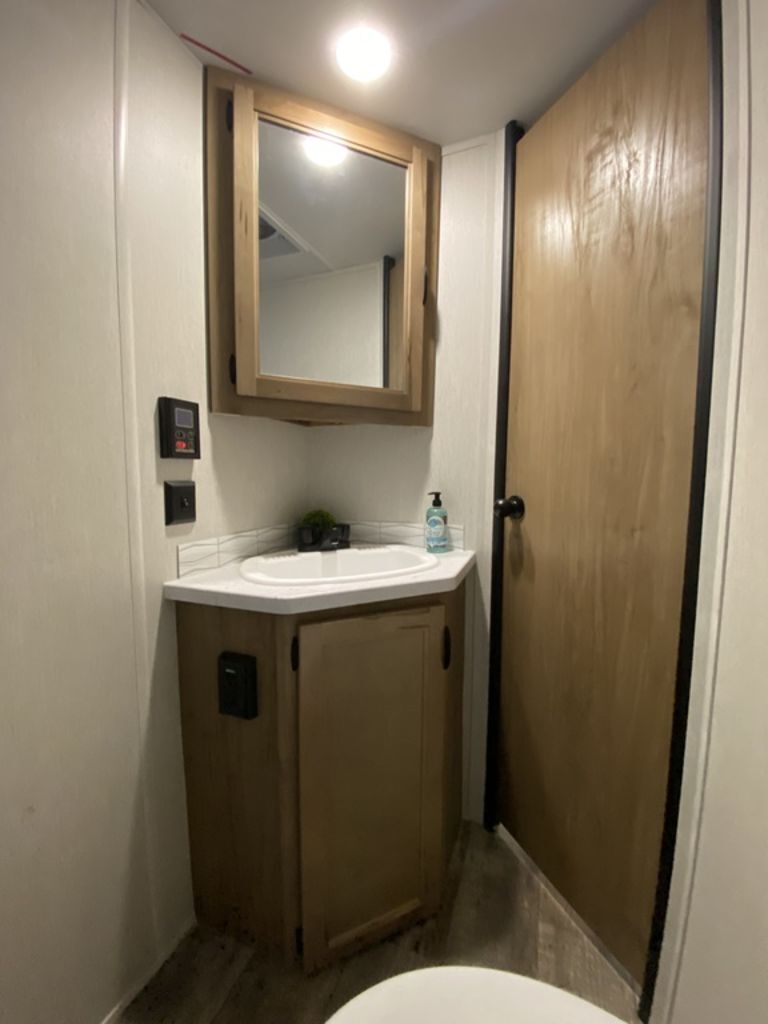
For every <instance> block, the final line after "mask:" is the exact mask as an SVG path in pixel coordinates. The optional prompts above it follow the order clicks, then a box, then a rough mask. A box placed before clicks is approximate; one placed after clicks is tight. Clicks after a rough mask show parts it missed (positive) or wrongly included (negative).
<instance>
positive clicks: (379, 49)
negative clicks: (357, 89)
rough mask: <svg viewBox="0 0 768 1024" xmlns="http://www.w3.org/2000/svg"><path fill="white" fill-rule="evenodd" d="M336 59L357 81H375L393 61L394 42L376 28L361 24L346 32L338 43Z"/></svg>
mask: <svg viewBox="0 0 768 1024" xmlns="http://www.w3.org/2000/svg"><path fill="white" fill-rule="evenodd" d="M336 60H337V61H338V64H339V67H340V68H341V70H342V71H343V72H344V74H345V75H349V77H350V78H354V79H355V81H356V82H373V81H374V79H376V78H381V76H382V75H383V74H384V73H385V72H386V71H387V70H388V69H389V65H390V64H391V63H392V44H391V43H390V41H389V40H388V39H387V37H386V36H385V35H384V34H383V33H382V32H378V31H377V30H376V29H375V28H370V27H369V26H367V25H359V26H358V27H357V28H352V29H350V30H349V31H348V32H345V33H344V35H342V36H341V37H340V39H339V41H338V42H337V44H336Z"/></svg>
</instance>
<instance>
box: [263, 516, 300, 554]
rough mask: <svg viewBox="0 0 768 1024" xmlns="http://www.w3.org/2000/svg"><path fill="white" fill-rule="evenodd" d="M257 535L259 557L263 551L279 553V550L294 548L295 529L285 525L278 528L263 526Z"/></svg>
mask: <svg viewBox="0 0 768 1024" xmlns="http://www.w3.org/2000/svg"><path fill="white" fill-rule="evenodd" d="M258 534H259V554H260V555H261V554H263V553H264V552H265V551H280V549H281V548H294V547H296V527H295V526H291V525H289V524H287V523H283V524H281V525H280V526H263V527H262V528H261V529H260V530H259V531H258Z"/></svg>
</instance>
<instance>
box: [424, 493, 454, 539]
mask: <svg viewBox="0 0 768 1024" xmlns="http://www.w3.org/2000/svg"><path fill="white" fill-rule="evenodd" d="M429 493H430V494H431V495H432V504H431V505H430V506H429V508H428V509H427V525H426V529H425V531H424V536H425V539H426V544H427V551H431V552H432V554H435V555H439V554H440V553H441V552H443V551H447V550H448V512H447V510H446V509H444V508H443V503H442V501H441V500H440V491H430V492H429Z"/></svg>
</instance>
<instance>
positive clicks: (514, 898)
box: [120, 825, 637, 1024]
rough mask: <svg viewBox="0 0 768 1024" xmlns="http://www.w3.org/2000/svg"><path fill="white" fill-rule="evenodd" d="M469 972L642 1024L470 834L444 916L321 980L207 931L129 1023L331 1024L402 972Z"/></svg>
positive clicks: (491, 844)
mask: <svg viewBox="0 0 768 1024" xmlns="http://www.w3.org/2000/svg"><path fill="white" fill-rule="evenodd" d="M442 964H470V965H475V966H482V967H494V968H497V969H500V970H507V971H516V972H518V973H520V974H525V975H528V976H530V977H534V978H538V979H540V980H542V981H546V982H549V983H550V984H552V985H557V986H559V987H560V988H563V989H567V990H568V991H569V992H573V993H574V994H575V995H578V996H581V997H582V998H584V999H588V1000H590V1001H591V1002H593V1003H595V1004H596V1005H598V1006H601V1007H603V1008H604V1009H606V1010H608V1011H609V1012H611V1013H613V1014H615V1016H617V1017H618V1018H619V1019H620V1020H622V1021H634V1020H635V1017H634V1011H635V1007H636V1005H637V998H636V996H635V994H634V992H633V991H632V989H631V988H630V987H629V985H628V984H627V983H626V982H625V981H624V979H623V978H622V977H621V976H620V975H619V974H618V973H617V972H616V971H615V970H614V968H613V967H612V966H611V964H610V963H609V962H608V961H607V960H606V959H605V957H604V956H603V955H602V954H601V953H600V951H599V950H598V949H597V948H596V947H595V945H594V944H593V942H592V941H591V939H590V938H589V937H588V936H587V935H585V934H584V932H583V931H582V930H581V929H580V928H579V927H578V925H577V924H575V923H574V922H573V921H572V920H571V918H570V916H569V915H568V914H567V913H566V912H565V911H564V910H563V908H562V907H561V906H560V904H559V903H558V902H557V901H556V900H555V899H554V898H553V897H552V896H551V895H550V893H549V892H548V891H547V889H546V888H545V887H544V886H542V884H541V882H540V881H539V879H538V878H537V877H536V876H535V875H534V874H533V873H532V872H531V871H530V869H529V868H528V867H527V866H526V865H525V864H523V863H522V862H521V861H520V860H519V859H518V857H517V856H516V855H515V854H514V853H513V852H512V851H511V850H510V849H509V848H508V847H507V846H506V845H505V844H504V843H503V842H502V841H501V840H500V839H499V838H498V837H496V836H493V835H489V834H488V833H486V832H484V831H483V830H482V829H481V828H479V827H478V826H474V825H468V826H466V827H465V830H464V832H463V834H462V837H461V840H460V843H459V848H458V850H457V854H456V857H455V859H454V866H453V873H452V882H451V887H450V892H449V895H448V898H447V899H446V901H445V906H444V907H443V909H442V911H441V912H440V914H439V915H438V916H437V917H436V918H434V919H433V920H431V921H428V922H426V923H425V924H422V925H418V926H417V927H415V928H411V929H410V930H409V931H407V932H404V933H403V934H401V935H398V936H396V937H394V938H392V939H390V940H388V941H385V942H382V943H380V944H379V945H377V946H375V947H373V948H371V949H369V950H366V951H365V952H363V953H359V954H358V955H357V956H354V957H352V958H350V959H348V960H344V961H341V962H340V963H337V964H335V965H334V966H333V967H330V968H328V969H327V970H325V971H323V972H321V973H320V974H317V975H315V976H314V977H306V976H305V975H304V974H303V973H302V971H301V969H300V968H298V967H295V968H290V967H286V966H285V965H283V964H280V963H272V962H265V961H264V959H263V958H260V957H258V956H257V955H255V954H254V953H253V952H252V950H250V949H249V948H248V947H247V946H244V945H242V944H240V943H238V942H236V941H235V940H233V939H231V938H228V937H226V936H222V935H219V934H216V933H214V932H211V931H208V930H206V929H204V928H198V929H196V930H195V931H194V932H192V934H191V935H189V936H188V937H187V938H186V939H185V940H184V941H183V942H182V943H181V945H180V946H179V948H178V949H177V950H176V952H175V953H174V954H173V956H172V957H171V958H170V960H168V961H167V962H166V964H165V965H164V966H163V967H162V969H161V970H160V971H159V972H158V973H157V974H156V975H155V977H154V978H153V979H152V981H151V982H150V983H149V985H148V986H147V987H146V988H145V989H144V990H143V991H142V992H141V993H139V995H138V996H137V997H136V999H135V1000H134V1001H133V1003H132V1004H131V1005H130V1006H129V1007H128V1008H127V1009H126V1010H125V1011H124V1012H123V1015H122V1016H121V1018H120V1022H121V1024H278V1022H280V1024H324V1022H325V1021H326V1020H327V1019H328V1017H330V1016H331V1014H333V1013H334V1012H335V1011H336V1010H337V1009H339V1007H341V1006H343V1005H344V1003H346V1002H348V1001H349V1000H350V999H352V997H353V996H355V995H357V994H358V993H359V992H362V991H363V990H364V989H366V988H369V987H370V986H371V985H375V984H376V983H377V982H379V981H383V980H384V979H385V978H389V977H392V976H393V975H395V974H401V973H402V972H403V971H411V970H415V969H417V968H420V967H432V966H436V965H442Z"/></svg>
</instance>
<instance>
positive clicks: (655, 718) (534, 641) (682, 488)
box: [500, 0, 708, 979]
mask: <svg viewBox="0 0 768 1024" xmlns="http://www.w3.org/2000/svg"><path fill="white" fill-rule="evenodd" d="M707 69H708V53H707V13H706V2H705V0H662V2H661V3H659V4H658V5H657V6H656V7H655V8H653V9H652V10H651V11H650V13H649V14H648V15H647V16H646V17H645V18H644V19H643V20H642V21H640V22H639V23H638V24H637V25H636V27H635V28H634V29H633V30H632V31H631V32H630V33H629V34H628V35H627V36H626V37H625V38H623V39H622V40H621V41H619V42H618V43H617V44H615V45H614V46H613V47H612V48H611V50H609V51H608V52H607V53H606V54H605V55H604V56H603V57H602V58H601V59H600V60H599V61H598V62H597V63H596V64H595V65H594V66H593V67H592V69H591V70H590V71H589V72H588V73H587V74H586V75H584V77H583V78H582V79H581V80H580V81H579V82H577V84H576V85H575V86H573V88H572V89H571V90H570V91H569V92H568V93H567V94H566V95H565V96H564V97H563V98H562V99H561V100H560V101H559V102H558V103H556V104H555V106H554V107H553V108H552V109H550V110H549V111H548V112H547V113H546V114H545V115H544V116H543V117H542V118H541V120H540V121H538V122H537V123H536V124H535V125H534V126H533V128H532V130H531V131H530V132H529V133H528V134H527V135H526V136H525V137H524V138H523V139H522V141H521V142H520V144H519V146H518V156H517V182H516V204H515V217H516V223H515V242H514V246H515V249H514V280H513V325H512V338H511V373H510V411H509V425H508V426H509V429H508V445H509V447H508V454H509V458H508V464H507V487H508V491H507V493H508V494H509V495H520V496H522V498H523V499H524V501H525V506H526V512H525V517H524V518H523V519H522V520H519V521H514V520H512V519H509V520H507V526H506V534H505V556H504V557H505V565H504V601H503V607H504V639H503V654H502V681H501V723H500V728H501V736H500V795H501V819H502V822H503V824H504V825H505V826H506V827H507V828H508V829H509V830H510V832H511V833H512V834H513V835H514V836H515V837H516V839H517V840H518V841H519V842H520V843H521V844H522V846H523V847H524V849H525V850H526V851H527V852H528V853H529V854H530V855H531V857H532V858H533V859H534V860H535V861H536V863H537V864H538V865H539V866H540V867H541V868H542V870H543V871H544V872H545V873H546V875H547V876H548V877H549V878H550V880H551V881H552V882H553V883H554V885H555V886H556V887H557V888H558V889H559V890H560V892H561V893H562V894H563V895H564V896H565V898H566V899H567V900H568V901H569V902H570V903H571V904H572V906H573V907H574V908H575V909H576V911H577V912H578V913H579V914H580V915H581V916H582V917H583V918H584V920H585V921H586V922H587V923H588V924H589V925H590V926H591V927H592V928H593V929H594V930H595V931H596V932H597V934H598V935H599V936H600V938H601V939H602V940H603V941H604V942H605V944H606V945H607V946H608V948H609V949H610V950H611V951H612V952H613V953H614V954H615V956H616V957H617V958H618V959H619V960H620V961H621V963H623V964H624V965H625V966H626V967H627V968H628V969H629V971H630V972H631V973H632V974H633V975H634V976H635V977H636V978H638V979H639V978H641V977H642V973H643V968H644V963H645V958H646V951H647V944H648V939H649V935H650V926H651V916H652V912H653V905H654V892H655V886H656V880H657V873H658V863H659V848H660V840H661V832H662V824H663V814H664V801H665V792H666V783H667V768H668V753H669V742H670V730H671V717H672V709H673V698H674V685H675V672H676V657H677V648H678V637H679V626H680V612H681V596H682V587H683V570H684V557H685V545H686V525H687V516H688V504H689V487H690V479H691V460H692V439H693V426H694V403H695V391H696V375H697V358H698V338H699V326H700V324H699V320H700V306H701V290H702V274H703V256H704V233H705V201H706V179H707V145H708V70H707Z"/></svg>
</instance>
